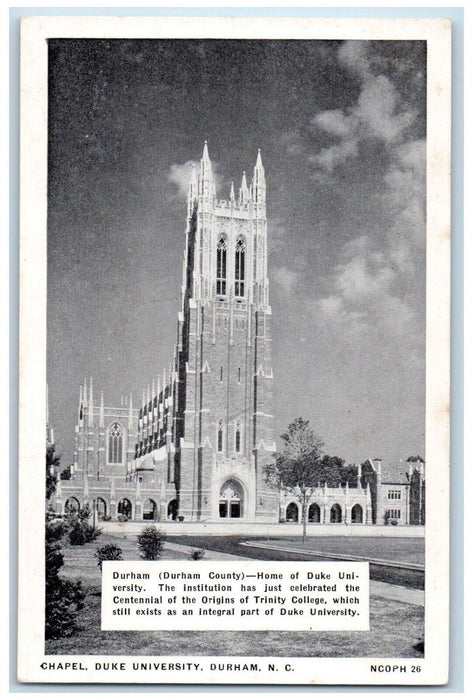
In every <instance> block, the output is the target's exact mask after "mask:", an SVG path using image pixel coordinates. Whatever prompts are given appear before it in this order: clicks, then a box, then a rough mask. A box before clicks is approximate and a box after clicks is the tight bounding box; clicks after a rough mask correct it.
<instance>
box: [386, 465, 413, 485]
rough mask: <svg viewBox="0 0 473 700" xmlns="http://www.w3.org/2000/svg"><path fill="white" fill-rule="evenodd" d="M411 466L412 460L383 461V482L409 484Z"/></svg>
mask: <svg viewBox="0 0 473 700" xmlns="http://www.w3.org/2000/svg"><path fill="white" fill-rule="evenodd" d="M410 466H411V467H412V466H413V464H412V462H404V461H403V462H381V483H382V484H402V485H403V484H406V485H407V484H408V483H409V479H408V478H407V477H408V474H409V467H410Z"/></svg>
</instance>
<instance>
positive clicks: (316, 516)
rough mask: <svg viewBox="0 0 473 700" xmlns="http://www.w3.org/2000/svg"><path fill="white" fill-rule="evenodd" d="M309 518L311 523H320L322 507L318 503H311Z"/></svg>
mask: <svg viewBox="0 0 473 700" xmlns="http://www.w3.org/2000/svg"><path fill="white" fill-rule="evenodd" d="M308 516H309V517H308V520H309V523H320V506H319V505H318V503H311V505H310V506H309V513H308Z"/></svg>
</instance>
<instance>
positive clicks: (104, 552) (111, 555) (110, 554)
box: [94, 544, 123, 571]
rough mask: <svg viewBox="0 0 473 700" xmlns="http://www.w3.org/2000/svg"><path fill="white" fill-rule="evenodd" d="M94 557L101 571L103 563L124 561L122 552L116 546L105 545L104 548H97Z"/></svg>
mask: <svg viewBox="0 0 473 700" xmlns="http://www.w3.org/2000/svg"><path fill="white" fill-rule="evenodd" d="M94 556H95V558H96V559H97V566H98V567H99V569H100V571H102V562H104V561H121V560H122V559H123V557H122V550H121V549H120V547H117V545H116V544H104V545H103V546H102V547H97V551H96V552H95V555H94Z"/></svg>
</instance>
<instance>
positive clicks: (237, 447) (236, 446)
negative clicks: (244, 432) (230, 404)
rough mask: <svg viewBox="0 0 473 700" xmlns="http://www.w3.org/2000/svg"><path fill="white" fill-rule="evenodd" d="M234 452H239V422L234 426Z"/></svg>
mask: <svg viewBox="0 0 473 700" xmlns="http://www.w3.org/2000/svg"><path fill="white" fill-rule="evenodd" d="M235 452H241V422H240V421H239V420H237V422H236V424H235Z"/></svg>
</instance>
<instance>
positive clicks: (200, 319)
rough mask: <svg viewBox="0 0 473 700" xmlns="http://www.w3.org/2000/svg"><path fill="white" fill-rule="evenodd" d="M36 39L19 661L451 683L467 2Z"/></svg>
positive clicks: (30, 61) (27, 181) (53, 25)
mask: <svg viewBox="0 0 473 700" xmlns="http://www.w3.org/2000/svg"><path fill="white" fill-rule="evenodd" d="M21 35H22V38H21V194H20V420H19V430H20V434H19V445H20V449H19V470H20V471H19V474H20V475H19V485H20V493H19V574H18V582H19V584H18V585H19V610H18V680H19V681H20V682H23V683H32V682H34V683H74V684H81V683H99V684H100V683H134V684H147V683H148V684H150V683H152V684H209V683H210V684H212V683H215V684H233V685H238V684H241V685H249V684H256V685H264V684H272V685H286V686H288V685H308V684H312V685H321V686H323V685H339V684H342V685H355V686H356V685H404V686H410V685H412V686H414V685H442V684H445V683H447V682H448V669H449V649H448V635H449V618H448V605H449V588H448V580H449V551H448V541H449V539H448V538H449V381H450V380H449V358H450V352H449V322H450V298H449V274H450V273H449V269H450V267H449V265H450V40H451V32H450V22H449V20H443V19H425V20H424V19H416V20H412V19H315V18H294V17H292V18H291V17H287V18H275V17H266V18H261V17H260V18H230V17H220V18H212V17H204V16H202V17H193V18H191V17H179V18H172V17H115V18H112V17H87V16H77V17H53V16H46V17H45V16H43V17H28V18H25V19H24V20H23V21H22V31H21ZM45 454H46V467H44V466H43V464H44V455H45Z"/></svg>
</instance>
